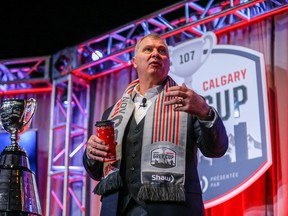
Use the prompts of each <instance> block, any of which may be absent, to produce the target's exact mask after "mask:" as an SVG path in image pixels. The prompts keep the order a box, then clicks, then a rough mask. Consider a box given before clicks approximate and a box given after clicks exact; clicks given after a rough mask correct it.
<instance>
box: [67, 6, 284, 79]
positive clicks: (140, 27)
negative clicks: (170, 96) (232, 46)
mask: <svg viewBox="0 0 288 216" xmlns="http://www.w3.org/2000/svg"><path fill="white" fill-rule="evenodd" d="M203 2H205V4H206V5H204V6H203V5H201V3H202V4H203ZM287 5H288V1H287V0H266V1H265V0H234V1H233V0H230V1H228V0H227V1H217V2H216V1H214V0H210V1H184V2H180V3H178V4H175V5H172V6H170V7H168V8H165V9H163V10H160V11H157V12H155V13H153V14H150V15H148V16H146V17H144V18H142V19H139V20H136V21H133V22H131V23H128V24H127V25H125V26H122V27H120V28H118V29H115V30H113V31H111V32H108V33H107V34H104V35H101V36H99V37H96V38H93V39H91V40H89V41H86V42H84V43H81V44H79V45H77V46H76V47H75V51H74V53H75V55H74V59H72V60H71V62H70V64H69V67H70V70H72V73H73V74H75V75H77V76H81V77H85V78H86V79H89V80H91V79H95V78H98V77H99V76H103V75H105V74H108V73H111V72H114V71H117V70H121V69H123V68H125V67H128V66H130V65H131V59H132V56H133V49H134V46H135V44H136V42H137V40H138V39H139V37H141V36H143V35H146V34H148V33H158V34H160V35H161V36H162V37H163V38H164V39H166V42H167V44H168V45H171V46H173V45H175V44H176V43H178V42H181V41H185V40H187V39H191V38H195V37H199V36H201V35H203V34H204V33H205V32H207V31H213V32H215V33H216V34H217V33H220V32H223V31H227V30H229V29H231V28H238V27H240V26H243V25H247V23H251V22H254V21H256V20H259V19H262V18H264V17H268V16H271V15H273V14H276V13H280V12H282V11H284V10H287V9H288V7H287ZM92 54H93V55H94V56H95V57H96V59H97V58H98V60H93V59H92Z"/></svg>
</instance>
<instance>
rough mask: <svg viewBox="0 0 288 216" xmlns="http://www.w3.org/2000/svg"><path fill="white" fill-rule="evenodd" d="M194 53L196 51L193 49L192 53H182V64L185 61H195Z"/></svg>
mask: <svg viewBox="0 0 288 216" xmlns="http://www.w3.org/2000/svg"><path fill="white" fill-rule="evenodd" d="M194 53H195V51H194V50H193V51H190V53H189V52H186V53H184V54H183V55H180V64H183V63H186V62H189V61H193V59H194Z"/></svg>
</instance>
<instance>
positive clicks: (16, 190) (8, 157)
mask: <svg viewBox="0 0 288 216" xmlns="http://www.w3.org/2000/svg"><path fill="white" fill-rule="evenodd" d="M2 215H3V216H6V215H7V216H14V215H15V216H16V215H17V216H19V215H23V216H24V215H25V216H26V215H42V211H41V206H40V201H39V197H38V190H37V187H36V180H35V175H34V173H33V172H32V171H31V170H30V165H29V160H28V157H27V154H26V151H25V150H24V149H22V150H16V151H15V150H13V148H10V147H9V148H5V149H4V150H3V151H2V153H1V156H0V216H2Z"/></svg>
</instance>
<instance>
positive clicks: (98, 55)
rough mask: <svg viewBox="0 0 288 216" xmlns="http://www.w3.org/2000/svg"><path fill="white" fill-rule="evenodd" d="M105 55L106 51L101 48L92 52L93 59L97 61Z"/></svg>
mask: <svg viewBox="0 0 288 216" xmlns="http://www.w3.org/2000/svg"><path fill="white" fill-rule="evenodd" d="M103 56H104V53H103V52H102V51H101V50H95V51H94V52H93V53H92V55H91V58H92V60H93V61H97V60H99V59H100V58H103Z"/></svg>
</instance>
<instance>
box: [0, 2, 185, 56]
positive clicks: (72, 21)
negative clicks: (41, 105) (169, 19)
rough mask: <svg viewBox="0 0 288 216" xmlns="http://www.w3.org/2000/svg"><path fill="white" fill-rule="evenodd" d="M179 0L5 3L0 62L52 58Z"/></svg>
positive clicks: (1, 17)
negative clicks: (36, 57)
mask: <svg viewBox="0 0 288 216" xmlns="http://www.w3.org/2000/svg"><path fill="white" fill-rule="evenodd" d="M181 1H182V0H118V1H115V0H102V1H99V0H74V1H72V0H70V1H67V0H57V1H56V0H50V1H47V0H40V1H39V0H38V1H36V0H25V1H23V0H8V1H5V3H3V2H1V4H0V8H1V12H0V28H1V32H0V59H11V58H22V57H32V56H43V55H53V54H54V53H56V52H57V51H58V50H62V49H65V48H67V47H70V46H74V45H77V44H79V43H81V42H84V41H86V40H88V39H91V38H93V37H96V36H99V35H102V34H104V33H106V32H109V31H111V30H113V29H115V28H118V27H121V26H123V25H125V24H126V23H129V22H132V21H133V20H137V19H139V18H141V17H144V16H146V15H149V14H151V13H153V12H155V11H158V10H161V9H163V8H165V7H168V6H170V5H172V4H175V3H177V2H181Z"/></svg>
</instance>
